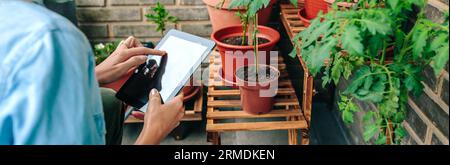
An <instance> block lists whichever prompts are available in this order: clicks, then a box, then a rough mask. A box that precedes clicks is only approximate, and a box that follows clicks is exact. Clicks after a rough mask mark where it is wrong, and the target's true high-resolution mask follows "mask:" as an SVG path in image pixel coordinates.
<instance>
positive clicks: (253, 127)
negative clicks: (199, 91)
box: [206, 121, 308, 132]
mask: <svg viewBox="0 0 450 165" xmlns="http://www.w3.org/2000/svg"><path fill="white" fill-rule="evenodd" d="M306 128H308V124H307V123H306V121H272V122H252V123H250V122H248V123H221V124H207V125H206V130H207V131H210V132H226V131H270V130H288V129H306Z"/></svg>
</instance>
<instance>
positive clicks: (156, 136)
mask: <svg viewBox="0 0 450 165" xmlns="http://www.w3.org/2000/svg"><path fill="white" fill-rule="evenodd" d="M149 98H150V99H149V106H148V107H147V112H146V114H145V117H144V127H143V128H142V131H141V134H140V135H139V137H138V139H137V140H136V144H138V145H156V144H159V143H160V142H161V141H162V140H163V139H164V138H165V137H166V136H167V135H168V134H169V133H170V132H171V131H172V130H173V129H175V128H176V127H177V126H178V125H179V124H180V120H181V119H182V118H183V116H184V106H183V94H180V95H178V96H177V97H175V98H174V99H173V100H172V101H170V102H168V103H166V104H163V105H162V104H161V96H160V95H159V92H158V91H157V90H156V89H153V90H152V91H151V92H150V96H149Z"/></svg>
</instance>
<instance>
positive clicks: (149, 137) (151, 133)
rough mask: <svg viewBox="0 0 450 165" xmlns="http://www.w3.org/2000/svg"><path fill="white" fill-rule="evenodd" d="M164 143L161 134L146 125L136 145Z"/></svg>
mask: <svg viewBox="0 0 450 165" xmlns="http://www.w3.org/2000/svg"><path fill="white" fill-rule="evenodd" d="M161 141H162V136H161V132H160V131H158V129H153V128H152V127H151V126H150V127H148V126H147V125H146V124H144V126H143V128H142V131H141V133H140V135H139V137H138V139H137V140H136V145H159V144H160V142H161Z"/></svg>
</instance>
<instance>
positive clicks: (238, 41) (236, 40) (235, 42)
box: [222, 36, 270, 46]
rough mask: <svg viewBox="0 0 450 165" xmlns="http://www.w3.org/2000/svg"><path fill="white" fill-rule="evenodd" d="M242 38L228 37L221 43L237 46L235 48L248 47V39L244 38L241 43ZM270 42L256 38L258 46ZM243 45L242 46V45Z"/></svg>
mask: <svg viewBox="0 0 450 165" xmlns="http://www.w3.org/2000/svg"><path fill="white" fill-rule="evenodd" d="M242 38H243V37H242V36H233V37H228V38H225V39H223V40H222V42H223V43H226V44H230V45H237V46H249V44H248V38H247V37H245V39H244V41H242ZM269 42H270V41H269V40H268V39H265V38H261V37H258V43H259V44H265V43H269ZM242 43H244V44H242Z"/></svg>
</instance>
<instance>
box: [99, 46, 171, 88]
mask: <svg viewBox="0 0 450 165" xmlns="http://www.w3.org/2000/svg"><path fill="white" fill-rule="evenodd" d="M149 54H150V55H159V56H164V55H166V52H164V51H159V50H154V49H150V48H146V47H144V46H143V45H142V44H141V43H140V42H139V41H138V40H137V39H135V38H134V37H129V38H128V39H127V40H125V41H123V42H121V43H120V44H119V46H118V47H117V49H116V50H115V51H114V52H113V53H112V54H111V55H110V56H109V57H108V58H107V59H106V60H105V61H103V62H102V63H100V64H99V65H98V66H97V67H95V75H96V76H97V80H98V82H99V83H100V85H104V84H108V83H112V82H115V81H117V80H119V79H120V78H121V77H123V76H124V75H126V74H127V73H128V72H129V71H130V70H132V69H135V68H136V67H137V66H139V65H141V64H143V63H145V62H146V61H147V55H149Z"/></svg>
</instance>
